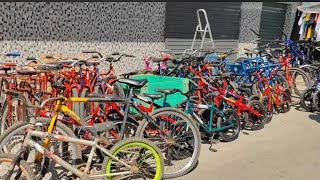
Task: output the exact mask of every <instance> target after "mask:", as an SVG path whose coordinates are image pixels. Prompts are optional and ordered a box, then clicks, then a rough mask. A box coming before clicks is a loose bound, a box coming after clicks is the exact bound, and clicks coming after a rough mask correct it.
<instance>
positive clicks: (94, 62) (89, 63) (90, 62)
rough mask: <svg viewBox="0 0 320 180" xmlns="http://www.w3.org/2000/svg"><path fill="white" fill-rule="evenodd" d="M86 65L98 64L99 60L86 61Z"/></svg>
mask: <svg viewBox="0 0 320 180" xmlns="http://www.w3.org/2000/svg"><path fill="white" fill-rule="evenodd" d="M85 64H86V66H97V65H99V64H100V62H99V61H87V62H86V63H85Z"/></svg>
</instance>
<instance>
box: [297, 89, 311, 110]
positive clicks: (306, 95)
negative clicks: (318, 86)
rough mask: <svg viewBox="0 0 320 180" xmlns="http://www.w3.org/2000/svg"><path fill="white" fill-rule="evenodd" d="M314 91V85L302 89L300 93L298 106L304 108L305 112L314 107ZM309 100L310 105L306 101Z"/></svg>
mask: <svg viewBox="0 0 320 180" xmlns="http://www.w3.org/2000/svg"><path fill="white" fill-rule="evenodd" d="M314 91H315V88H314V87H311V88H307V89H306V90H304V91H303V92H302V94H301V101H300V106H301V107H302V108H303V109H304V110H306V111H307V112H313V110H314V107H313V102H312V100H313V93H315V92H314ZM307 101H310V105H308V104H307V103H306V102H307Z"/></svg>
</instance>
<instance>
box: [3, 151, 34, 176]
mask: <svg viewBox="0 0 320 180" xmlns="http://www.w3.org/2000/svg"><path fill="white" fill-rule="evenodd" d="M13 159H14V155H13V154H0V177H1V179H10V180H11V179H20V180H34V179H35V176H34V174H33V173H32V169H31V167H30V165H29V164H28V163H27V162H26V161H24V160H21V161H20V162H19V163H18V164H17V165H16V166H15V169H14V170H13V173H12V176H11V177H10V178H9V177H8V175H9V172H10V171H11V170H12V165H11V163H12V161H13Z"/></svg>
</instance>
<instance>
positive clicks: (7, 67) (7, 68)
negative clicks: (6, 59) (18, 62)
mask: <svg viewBox="0 0 320 180" xmlns="http://www.w3.org/2000/svg"><path fill="white" fill-rule="evenodd" d="M10 69H11V68H10V67H9V66H5V65H2V64H1V65H0V70H2V71H8V70H10Z"/></svg>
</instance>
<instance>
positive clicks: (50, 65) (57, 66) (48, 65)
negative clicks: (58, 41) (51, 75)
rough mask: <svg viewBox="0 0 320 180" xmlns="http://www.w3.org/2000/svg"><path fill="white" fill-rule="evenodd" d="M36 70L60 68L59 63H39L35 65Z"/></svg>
mask: <svg viewBox="0 0 320 180" xmlns="http://www.w3.org/2000/svg"><path fill="white" fill-rule="evenodd" d="M37 69H38V70H58V69H61V66H60V65H59V64H40V65H39V66H38V67H37Z"/></svg>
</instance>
